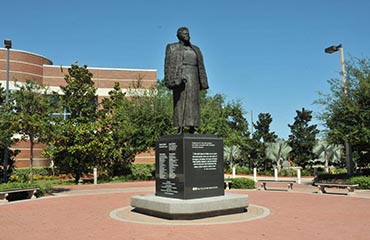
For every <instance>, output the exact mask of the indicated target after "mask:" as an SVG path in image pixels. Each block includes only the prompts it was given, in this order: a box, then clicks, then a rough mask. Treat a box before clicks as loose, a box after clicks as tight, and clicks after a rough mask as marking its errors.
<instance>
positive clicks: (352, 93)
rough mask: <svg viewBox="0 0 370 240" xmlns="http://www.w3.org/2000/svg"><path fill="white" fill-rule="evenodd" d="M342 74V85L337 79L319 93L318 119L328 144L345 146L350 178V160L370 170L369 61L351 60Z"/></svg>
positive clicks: (351, 165) (351, 163)
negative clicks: (320, 121) (344, 80)
mask: <svg viewBox="0 0 370 240" xmlns="http://www.w3.org/2000/svg"><path fill="white" fill-rule="evenodd" d="M346 72H347V78H346V84H345V85H343V83H342V82H341V80H340V79H331V80H329V81H328V82H329V84H330V90H331V92H330V93H328V94H322V93H321V94H320V98H319V100H318V101H317V103H318V104H320V105H322V106H323V107H324V111H323V113H322V114H321V115H320V119H321V120H323V122H324V123H325V124H326V126H327V128H328V132H327V139H328V141H329V142H330V143H335V144H344V143H348V144H347V147H346V154H348V156H346V168H347V174H348V175H352V174H353V170H354V162H353V160H354V161H355V163H356V164H357V165H358V166H361V167H369V166H370V160H369V159H370V147H369V146H370V100H369V99H370V58H362V59H351V60H350V61H348V62H347V63H346ZM352 150H353V157H354V159H353V160H352V154H351V152H352Z"/></svg>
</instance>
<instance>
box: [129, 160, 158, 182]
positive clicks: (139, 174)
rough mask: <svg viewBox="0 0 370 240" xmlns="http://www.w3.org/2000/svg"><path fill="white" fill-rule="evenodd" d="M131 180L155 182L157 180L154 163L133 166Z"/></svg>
mask: <svg viewBox="0 0 370 240" xmlns="http://www.w3.org/2000/svg"><path fill="white" fill-rule="evenodd" d="M127 178H128V179H129V180H153V179H154V178H155V165H154V164H152V163H143V164H132V165H131V174H129V175H128V176H127Z"/></svg>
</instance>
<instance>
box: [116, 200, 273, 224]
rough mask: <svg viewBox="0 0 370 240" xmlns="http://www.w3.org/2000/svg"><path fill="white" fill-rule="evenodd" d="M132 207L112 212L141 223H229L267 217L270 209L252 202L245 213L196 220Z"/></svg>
mask: <svg viewBox="0 0 370 240" xmlns="http://www.w3.org/2000/svg"><path fill="white" fill-rule="evenodd" d="M132 210H133V208H132V207H129V206H127V207H123V208H119V209H115V210H113V211H112V212H111V213H110V216H111V217H112V218H113V219H116V220H119V221H123V222H130V223H139V224H151V225H213V224H229V223H240V222H247V221H252V220H257V219H261V218H264V217H267V216H268V215H269V214H270V210H269V209H268V208H266V207H262V206H257V205H253V204H250V205H249V206H248V211H247V212H245V213H238V214H230V215H224V216H217V217H210V218H202V219H196V220H167V219H162V218H158V217H152V216H148V215H145V214H141V213H137V212H134V211H132Z"/></svg>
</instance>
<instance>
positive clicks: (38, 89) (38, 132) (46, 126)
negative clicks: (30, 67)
mask: <svg viewBox="0 0 370 240" xmlns="http://www.w3.org/2000/svg"><path fill="white" fill-rule="evenodd" d="M18 87H19V90H18V91H16V92H15V93H14V101H15V103H16V104H15V106H14V110H13V111H14V114H15V118H14V121H13V125H14V129H15V131H16V132H17V133H18V134H20V135H21V138H22V140H28V141H29V143H30V182H32V181H33V156H34V146H35V144H36V143H40V142H46V140H47V137H48V134H49V132H50V113H51V105H50V102H49V101H48V97H47V89H46V88H45V87H44V86H42V85H40V84H37V83H35V82H32V81H26V83H25V84H24V85H21V86H18Z"/></svg>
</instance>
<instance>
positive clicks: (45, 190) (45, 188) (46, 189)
mask: <svg viewBox="0 0 370 240" xmlns="http://www.w3.org/2000/svg"><path fill="white" fill-rule="evenodd" d="M17 188H37V192H36V194H35V195H36V197H41V196H44V195H45V194H51V193H52V192H53V183H52V182H50V181H42V182H35V183H19V182H10V183H6V184H1V185H0V191H1V190H8V189H17Z"/></svg>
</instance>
